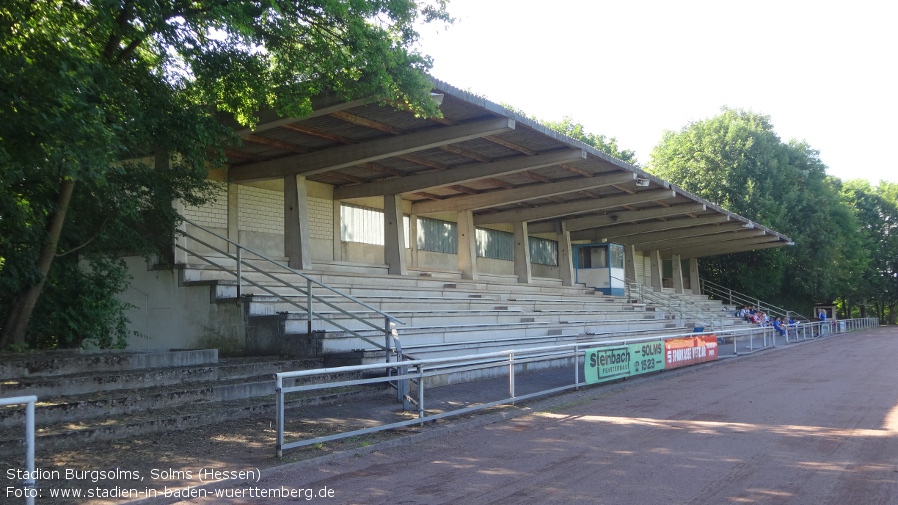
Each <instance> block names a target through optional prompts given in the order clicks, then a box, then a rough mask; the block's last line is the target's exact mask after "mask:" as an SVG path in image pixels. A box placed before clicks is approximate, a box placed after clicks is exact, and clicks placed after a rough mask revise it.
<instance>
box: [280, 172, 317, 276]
mask: <svg viewBox="0 0 898 505" xmlns="http://www.w3.org/2000/svg"><path fill="white" fill-rule="evenodd" d="M311 240H312V239H311V238H310V237H309V196H308V193H307V192H306V178H305V177H302V176H295V175H288V176H287V177H284V256H286V257H287V265H288V266H290V268H296V269H298V270H308V269H311V268H312V250H311Z"/></svg>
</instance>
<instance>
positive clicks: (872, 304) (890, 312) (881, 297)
mask: <svg viewBox="0 0 898 505" xmlns="http://www.w3.org/2000/svg"><path fill="white" fill-rule="evenodd" d="M841 189H842V192H841V196H842V199H843V201H844V202H846V204H848V205H850V206H851V207H852V208H853V209H854V211H855V214H856V216H857V221H858V229H859V232H858V235H859V239H858V247H857V248H858V249H860V250H862V251H864V253H865V254H866V255H867V256H868V257H869V258H870V262H869V267H868V268H867V269H865V270H863V271H861V272H860V273H859V275H858V279H857V282H856V283H855V284H854V285H853V286H852V288H853V289H851V290H849V291H847V292H846V293H844V294H843V297H842V300H841V302H842V303H841V305H842V310H843V311H844V312H845V313H849V312H853V311H852V307H856V308H858V309H859V308H860V306H863V307H864V308H865V309H867V308H870V309H872V310H870V311H869V312H868V313H867V314H868V315H873V314H875V315H877V316H878V317H879V318H880V319H881V320H882V321H883V322H889V323H890V324H895V322H896V318H898V310H896V308H898V184H894V183H888V182H880V183H879V184H878V185H877V186H876V187H872V186H871V185H870V183H869V182H867V181H863V180H851V181H846V182H845V183H844V184H843V185H842V188H841ZM855 315H860V314H859V310H858V311H857V313H856V314H855Z"/></svg>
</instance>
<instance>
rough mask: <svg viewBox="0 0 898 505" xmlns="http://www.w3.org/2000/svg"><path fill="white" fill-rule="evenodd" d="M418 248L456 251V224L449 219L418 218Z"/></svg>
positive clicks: (452, 252)
mask: <svg viewBox="0 0 898 505" xmlns="http://www.w3.org/2000/svg"><path fill="white" fill-rule="evenodd" d="M418 249H420V250H422V251H431V252H440V253H449V254H455V253H457V252H458V225H456V224H455V223H452V222H449V221H441V220H439V219H430V218H426V217H420V218H418Z"/></svg>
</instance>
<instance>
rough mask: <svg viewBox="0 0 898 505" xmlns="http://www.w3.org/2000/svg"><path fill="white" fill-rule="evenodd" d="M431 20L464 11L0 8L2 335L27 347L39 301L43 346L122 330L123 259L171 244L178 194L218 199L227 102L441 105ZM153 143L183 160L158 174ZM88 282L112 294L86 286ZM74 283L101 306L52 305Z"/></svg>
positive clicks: (356, 5) (238, 108) (37, 3)
mask: <svg viewBox="0 0 898 505" xmlns="http://www.w3.org/2000/svg"><path fill="white" fill-rule="evenodd" d="M420 19H424V20H426V21H432V20H442V21H446V22H449V21H451V20H450V18H449V17H448V15H447V13H446V10H445V0H433V1H432V2H430V3H425V2H416V1H413V0H368V1H357V0H262V1H243V0H200V1H190V2H187V1H182V0H152V1H150V0H114V1H110V0H7V1H4V2H3V3H2V4H0V33H2V34H3V35H2V36H0V69H2V70H0V288H2V289H0V321H3V333H2V337H0V347H3V346H4V345H7V346H8V345H16V346H21V345H23V344H25V343H26V329H27V328H28V324H29V322H30V321H31V319H32V318H31V314H32V312H33V310H34V309H35V307H37V308H38V311H39V312H40V313H41V314H42V317H41V318H40V322H41V326H42V328H41V329H40V333H41V334H40V335H37V334H36V333H35V331H36V330H35V329H34V328H32V331H31V333H30V337H29V338H30V340H29V341H30V343H32V344H34V343H37V342H40V343H41V344H42V345H45V346H51V347H52V346H57V345H77V344H78V343H79V342H80V340H81V339H85V338H101V339H106V340H103V342H101V343H103V344H104V345H111V344H113V343H115V342H114V341H109V340H108V338H109V335H108V334H107V335H105V336H104V335H99V334H98V333H102V332H103V331H106V330H110V329H111V328H118V329H119V330H117V331H118V332H117V340H118V341H119V342H121V341H122V338H123V335H122V334H121V328H123V325H122V324H120V323H121V319H120V316H121V313H122V310H121V309H122V308H123V307H121V306H120V305H119V306H116V304H115V302H114V301H113V299H112V293H114V292H115V291H116V290H120V289H122V288H123V287H124V286H125V283H126V282H127V279H126V278H125V276H124V267H123V266H122V264H121V261H120V260H115V259H114V258H115V257H116V255H118V254H120V253H121V252H123V251H127V252H137V253H144V254H149V253H151V252H153V250H154V249H155V248H156V244H157V243H159V242H161V243H165V242H166V241H167V237H170V236H171V233H172V230H173V229H174V223H175V221H176V220H177V216H176V215H175V213H174V212H173V210H172V209H171V202H172V201H173V200H175V199H183V200H184V201H186V202H187V203H189V204H193V205H196V204H202V203H203V202H204V201H206V200H207V199H208V198H209V194H210V193H209V191H208V190H209V186H208V182H207V173H208V170H209V169H210V168H215V167H217V166H220V165H221V163H222V161H223V148H224V146H226V145H227V144H228V143H230V142H236V140H235V138H234V137H233V134H232V132H231V131H230V130H228V129H227V128H225V127H224V126H223V125H222V123H221V122H220V121H219V120H218V113H220V112H227V113H231V114H233V115H234V117H236V118H237V120H238V121H239V122H240V123H242V124H244V125H252V124H253V122H254V121H255V118H256V115H257V113H258V112H259V111H260V110H263V109H275V110H277V111H278V112H280V113H282V114H285V115H293V116H301V115H303V114H307V113H309V112H310V110H311V106H312V99H313V97H315V96H318V95H321V94H325V93H329V94H336V96H338V97H340V98H343V99H357V98H370V99H374V100H380V101H382V102H389V103H393V104H396V105H401V106H403V107H407V108H410V109H411V110H413V111H415V112H416V113H419V114H438V111H437V109H436V104H434V103H433V102H432V101H431V100H430V99H429V92H430V88H431V84H430V82H429V80H428V78H427V76H426V74H425V73H424V72H425V71H426V70H427V69H428V68H429V66H430V60H429V59H428V58H427V57H425V56H423V55H421V54H419V53H417V52H415V51H413V50H411V49H410V48H411V47H412V46H413V44H414V42H415V41H416V39H417V34H416V32H415V30H414V23H415V22H416V21H417V20H420ZM155 153H162V154H163V156H164V157H165V158H166V159H168V158H169V153H176V154H177V155H176V156H171V165H170V167H169V168H168V169H167V170H158V169H156V168H155V167H154V166H153V163H152V161H148V160H152V156H153V155H154V154H155ZM147 156H150V158H146V157H147ZM125 160H130V161H125ZM157 239H158V240H157ZM169 243H170V242H169ZM79 257H80V258H81V259H90V260H92V262H93V264H94V268H93V269H89V270H90V271H88V269H84V268H80V267H79V266H78V263H79ZM51 266H53V268H51ZM88 281H89V282H93V283H94V285H95V286H96V285H102V286H104V289H99V290H97V289H92V288H91V289H79V287H78V286H83V285H84V284H83V283H85V282H88ZM44 287H46V288H47V289H48V290H51V291H53V292H54V293H55V294H52V293H51V294H50V295H49V296H47V297H44V298H43V299H41V297H40V294H41V292H42V290H43V289H44ZM61 293H69V295H71V294H75V296H79V297H81V298H82V300H81V302H83V303H82V307H81V309H80V310H83V311H84V312H85V313H83V314H81V315H79V316H78V317H74V316H73V315H72V314H69V315H66V314H64V313H63V312H65V310H64V307H57V306H55V305H54V304H51V303H50V301H51V300H53V299H58V298H59V296H61ZM39 300H41V305H38V301H39ZM117 317H118V318H119V319H117V320H116V318H117ZM88 320H90V321H88ZM97 321H104V323H102V324H100V323H98V322H97ZM116 321H117V322H116ZM104 328H105V329H106V330H104ZM110 331H112V330H110ZM112 333H113V334H116V331H112Z"/></svg>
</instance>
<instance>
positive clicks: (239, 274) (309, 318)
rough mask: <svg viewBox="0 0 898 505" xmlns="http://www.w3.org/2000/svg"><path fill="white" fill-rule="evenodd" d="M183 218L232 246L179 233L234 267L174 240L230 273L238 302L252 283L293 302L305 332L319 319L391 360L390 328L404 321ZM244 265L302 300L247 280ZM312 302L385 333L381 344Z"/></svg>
mask: <svg viewBox="0 0 898 505" xmlns="http://www.w3.org/2000/svg"><path fill="white" fill-rule="evenodd" d="M182 219H183V218H182ZM183 220H184V222H185V223H188V224H190V225H191V226H194V227H196V228H197V229H199V230H202V231H203V232H205V233H208V234H209V235H211V236H213V237H215V238H217V239H218V240H222V241H224V242H226V243H227V244H230V245H231V246H233V247H234V248H235V250H236V252H235V253H234V254H232V253H230V252H228V251H226V250H225V249H222V248H220V247H216V246H215V245H213V244H210V243H209V242H207V241H205V240H203V239H201V238H200V237H197V236H195V235H192V234H190V233H188V232H187V231H186V230H182V231H180V232H179V233H180V234H181V235H182V236H184V237H185V238H189V239H190V240H192V241H194V242H196V243H197V244H200V245H203V246H205V247H208V248H209V249H210V250H212V251H215V252H217V253H218V254H221V255H222V256H223V257H224V258H226V259H229V260H232V261H234V262H235V267H234V269H233V270H232V269H230V268H229V267H227V266H225V265H222V264H220V263H218V262H216V261H214V260H213V259H210V258H208V257H206V256H204V255H202V254H200V253H197V252H194V251H191V250H190V249H188V248H187V247H185V246H183V245H181V244H178V243H175V248H177V249H180V250H182V251H184V252H185V253H186V254H188V255H190V256H194V257H195V258H197V259H199V260H201V261H203V262H204V263H206V264H208V265H210V266H212V267H215V268H216V269H218V270H219V271H221V272H224V273H226V274H229V275H233V276H234V277H235V278H236V281H237V301H238V302H239V301H240V300H241V296H242V294H243V285H244V283H245V284H249V285H251V286H254V287H256V288H258V289H259V290H261V291H263V292H265V293H267V294H268V295H269V296H271V297H274V298H277V299H279V300H280V301H281V302H283V303H285V304H288V305H292V306H293V307H295V308H296V309H298V310H299V311H300V312H303V313H305V315H306V324H307V332H308V334H310V335H311V334H312V331H313V329H312V328H313V324H314V322H315V321H320V322H321V323H322V324H325V325H329V326H332V327H335V328H337V329H339V330H342V331H345V332H346V333H348V334H350V335H353V336H355V337H358V338H359V339H361V340H364V341H365V342H368V343H369V344H371V345H373V346H375V347H376V348H378V349H381V350H383V351H384V352H385V354H386V357H385V359H386V361H390V357H391V355H392V352H393V351H392V349H391V348H390V342H391V338H392V334H391V328H392V327H393V326H391V325H394V323H398V324H405V323H404V322H402V321H400V320H399V319H397V318H395V317H393V316H391V315H390V314H387V313H386V312H383V311H381V310H379V309H377V308H375V307H372V306H371V305H368V304H367V303H365V302H362V301H361V300H359V299H357V298H355V297H353V296H350V295H348V294H346V293H343V292H341V291H339V290H337V289H334V288H332V287H331V286H328V285H327V284H324V283H323V282H320V281H317V280H315V279H313V278H311V277H309V276H308V275H306V274H304V273H302V272H300V271H298V270H296V269H293V268H290V267H289V266H287V265H284V264H283V263H278V262H277V261H275V260H273V259H271V258H269V257H268V256H266V255H264V254H262V253H261V252H259V251H255V250H253V249H250V248H248V247H246V246H243V245H241V244H240V243H238V242H235V241H233V240H231V239H229V238H227V237H223V236H221V235H219V234H218V233H215V232H214V231H212V230H209V229H208V228H204V227H202V226H200V225H198V224H196V223H194V222H193V221H191V220H189V219H183ZM246 254H248V255H249V256H251V257H255V258H256V259H258V260H259V261H264V262H266V263H267V264H269V265H271V266H274V267H275V269H276V270H280V271H283V272H286V273H290V274H293V275H295V276H298V277H300V278H302V279H303V280H304V281H305V282H304V284H305V286H299V285H295V284H292V283H290V282H287V281H286V280H284V279H283V278H281V277H280V276H277V275H274V274H273V273H272V272H270V271H267V270H265V269H262V268H259V267H257V266H255V265H254V264H252V263H250V262H249V261H248V259H247V258H246V257H245V255H246ZM244 268H247V269H248V270H249V272H255V273H258V274H260V275H262V276H264V277H266V278H267V279H268V280H269V281H270V282H273V283H275V284H274V286H275V287H284V288H288V289H290V290H292V291H293V292H294V293H296V294H297V295H299V296H300V297H301V299H303V301H302V302H300V301H296V300H294V299H293V298H292V297H290V296H285V295H283V294H281V293H278V292H277V291H275V290H274V289H273V287H270V286H265V285H263V284H260V283H258V282H256V281H253V280H252V279H250V278H248V277H247V276H246V272H244V270H243V269H244ZM315 288H318V289H320V290H321V291H323V292H324V293H325V294H331V295H335V296H338V297H339V298H340V299H341V300H344V301H348V302H352V303H353V304H355V305H357V306H358V307H360V308H363V309H365V310H366V311H368V312H371V313H374V314H377V316H378V317H379V318H380V320H382V321H383V323H380V324H379V323H375V322H372V321H370V320H369V319H368V318H365V317H360V316H359V315H357V314H356V313H354V312H352V311H349V310H347V309H344V308H342V307H340V306H338V305H336V304H334V303H332V302H330V301H328V300H327V299H325V298H324V297H323V296H320V295H316V294H314V293H313V289H315ZM313 304H317V305H318V307H326V308H329V309H332V310H334V311H336V312H338V313H340V314H342V315H343V316H346V318H347V319H349V320H355V321H358V322H359V323H361V324H362V325H363V326H365V327H367V329H368V330H374V331H377V332H380V333H382V334H383V336H384V343H383V344H380V343H378V342H375V341H373V340H371V339H370V338H368V337H367V336H365V335H362V334H361V333H360V331H359V330H354V329H351V328H349V327H347V326H344V325H343V324H340V323H339V322H337V320H336V319H334V318H329V317H322V316H320V315H319V314H318V312H317V311H316V310H315V309H314V306H313Z"/></svg>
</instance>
